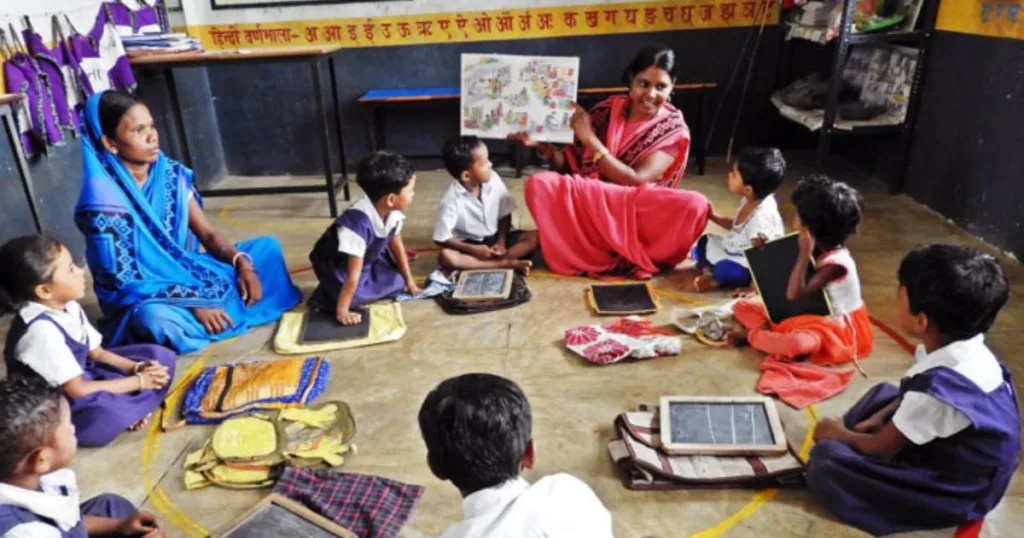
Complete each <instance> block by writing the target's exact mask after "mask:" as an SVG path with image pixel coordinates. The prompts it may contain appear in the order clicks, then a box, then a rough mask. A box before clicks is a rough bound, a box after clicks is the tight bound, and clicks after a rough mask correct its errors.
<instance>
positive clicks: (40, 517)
mask: <svg viewBox="0 0 1024 538" xmlns="http://www.w3.org/2000/svg"><path fill="white" fill-rule="evenodd" d="M77 450H78V441H77V440H76V439H75V427H74V425H72V424H71V408H70V407H69V406H68V403H67V400H65V399H64V396H63V395H62V394H61V393H60V391H59V390H57V389H54V388H51V387H50V386H49V385H47V384H46V382H45V381H43V380H42V379H38V378H36V377H21V376H14V377H9V378H7V379H4V380H3V381H0V537H3V538H86V537H89V536H145V537H147V538H158V537H162V536H163V529H162V526H161V525H160V523H159V522H158V521H157V519H156V518H155V517H154V516H152V515H150V514H145V513H138V512H136V510H135V507H134V506H132V503H130V502H129V501H128V500H127V499H125V498H123V497H119V496H117V495H111V494H106V495H100V496H98V497H95V498H93V499H90V500H88V501H86V502H84V503H81V504H79V492H78V486H77V485H76V484H75V473H74V471H72V470H71V469H69V468H68V467H69V466H70V465H71V462H72V460H74V458H75V452H77Z"/></svg>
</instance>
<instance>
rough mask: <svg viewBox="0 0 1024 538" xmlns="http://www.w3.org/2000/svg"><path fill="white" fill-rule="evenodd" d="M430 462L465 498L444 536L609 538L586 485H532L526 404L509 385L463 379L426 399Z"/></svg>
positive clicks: (555, 481) (491, 378)
mask: <svg viewBox="0 0 1024 538" xmlns="http://www.w3.org/2000/svg"><path fill="white" fill-rule="evenodd" d="M419 423H420V432H421V433H422V434H423V441H424V443H425V444H426V445H427V464H428V465H430V470H431V471H432V472H433V473H434V475H435V476H437V477H438V478H440V479H441V480H449V481H451V483H452V484H453V485H455V487H457V488H459V492H460V493H462V497H463V501H462V511H463V516H464V518H463V520H462V521H461V522H459V523H456V524H455V525H452V526H451V527H449V528H448V530H447V531H446V532H445V533H444V534H443V535H442V538H523V537H527V536H547V537H551V538H560V537H566V538H573V537H579V538H611V536H612V518H611V514H609V513H608V510H606V509H605V507H604V505H603V504H601V500H600V499H598V498H597V496H596V495H594V492H593V491H592V490H591V489H590V487H589V486H587V484H585V483H584V482H582V481H580V480H579V479H577V478H575V477H573V476H571V475H568V474H555V475H550V476H546V477H544V478H542V479H540V480H538V481H537V482H535V483H534V484H532V485H531V484H530V483H529V482H527V481H526V480H525V479H524V478H523V477H521V476H520V473H521V472H522V471H523V470H526V469H531V468H532V467H533V463H534V457H535V452H534V444H533V439H532V437H531V433H530V430H531V428H532V416H531V412H530V403H529V401H527V399H526V395H525V394H523V391H522V389H520V388H519V386H518V385H516V384H515V383H514V382H512V381H510V380H508V379H505V378H503V377H499V376H496V375H491V374H465V375H461V376H459V377H454V378H451V379H448V380H447V381H444V382H443V383H441V384H440V385H438V386H437V387H436V388H435V389H434V390H432V391H431V392H430V394H428V395H427V397H426V399H425V400H424V401H423V405H422V406H421V407H420V412H419Z"/></svg>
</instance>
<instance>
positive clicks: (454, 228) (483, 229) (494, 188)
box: [434, 171, 516, 243]
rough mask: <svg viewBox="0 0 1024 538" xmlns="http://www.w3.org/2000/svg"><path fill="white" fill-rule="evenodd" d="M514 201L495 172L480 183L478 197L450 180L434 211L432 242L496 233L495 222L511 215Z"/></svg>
mask: <svg viewBox="0 0 1024 538" xmlns="http://www.w3.org/2000/svg"><path fill="white" fill-rule="evenodd" d="M515 209H516V200H515V198H513V197H512V194H511V193H510V192H508V187H506V186H505V183H504V182H503V181H502V180H501V176H499V175H498V173H497V172H493V171H492V172H491V179H490V180H489V181H487V182H485V183H483V184H481V185H480V198H479V199H477V198H476V197H475V196H473V193H471V192H469V190H467V189H466V187H463V186H462V183H459V181H458V180H456V179H453V180H452V182H451V185H449V186H448V190H447V191H445V193H444V196H442V197H441V206H440V207H439V208H438V211H437V223H436V224H435V225H434V241H436V242H438V243H444V242H445V241H448V240H451V239H458V240H459V241H467V240H469V241H478V242H479V241H483V240H484V239H486V238H488V237H490V236H492V235H494V234H497V233H498V221H500V220H501V219H503V218H505V217H507V216H509V215H511V214H512V212H513V211H515Z"/></svg>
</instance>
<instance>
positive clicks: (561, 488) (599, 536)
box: [441, 473, 612, 538]
mask: <svg viewBox="0 0 1024 538" xmlns="http://www.w3.org/2000/svg"><path fill="white" fill-rule="evenodd" d="M462 512H463V517H464V519H463V520H462V521H461V522H459V523H456V524H455V525H452V526H451V527H449V528H448V530H447V531H445V533H444V534H443V535H441V538H577V537H578V538H612V516H611V513H609V512H608V510H607V509H606V508H605V507H604V505H603V504H601V500H600V499H598V498H597V495H595V494H594V492H593V490H591V489H590V486H588V485H587V484H585V483H584V482H583V481H581V480H580V479H578V478H576V477H574V476H572V475H568V474H564V473H560V474H555V475H551V476H546V477H544V478H541V479H540V480H538V481H537V482H535V483H534V484H532V485H531V484H530V483H529V482H527V481H526V480H525V479H523V478H522V477H517V478H514V479H512V480H509V481H508V482H505V483H504V484H501V485H500V486H495V487H493V488H488V489H484V490H480V491H477V492H476V493H473V494H471V495H470V496H468V497H466V498H465V499H463V500H462Z"/></svg>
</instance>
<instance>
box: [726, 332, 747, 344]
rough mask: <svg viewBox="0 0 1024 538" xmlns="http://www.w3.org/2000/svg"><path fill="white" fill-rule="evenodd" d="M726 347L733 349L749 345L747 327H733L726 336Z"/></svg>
mask: <svg viewBox="0 0 1024 538" xmlns="http://www.w3.org/2000/svg"><path fill="white" fill-rule="evenodd" d="M725 345H726V346H727V347H731V348H737V347H743V346H745V345H747V329H746V328H745V327H733V329H732V330H731V331H729V334H727V335H725Z"/></svg>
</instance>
